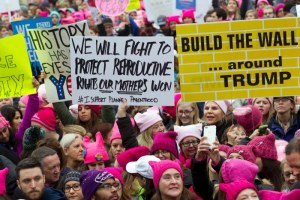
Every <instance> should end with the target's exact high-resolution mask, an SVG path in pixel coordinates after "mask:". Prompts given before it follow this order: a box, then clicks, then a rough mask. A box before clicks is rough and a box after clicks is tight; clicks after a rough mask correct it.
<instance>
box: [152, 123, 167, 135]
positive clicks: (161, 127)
mask: <svg viewBox="0 0 300 200" xmlns="http://www.w3.org/2000/svg"><path fill="white" fill-rule="evenodd" d="M151 128H152V134H154V133H157V132H165V131H166V127H165V125H164V124H163V122H162V121H159V122H156V123H155V124H153V125H152V126H151Z"/></svg>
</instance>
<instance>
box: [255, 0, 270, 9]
mask: <svg viewBox="0 0 300 200" xmlns="http://www.w3.org/2000/svg"><path fill="white" fill-rule="evenodd" d="M261 3H266V4H267V5H270V4H269V1H268V0H258V1H257V3H256V6H257V7H258V6H259V4H261Z"/></svg>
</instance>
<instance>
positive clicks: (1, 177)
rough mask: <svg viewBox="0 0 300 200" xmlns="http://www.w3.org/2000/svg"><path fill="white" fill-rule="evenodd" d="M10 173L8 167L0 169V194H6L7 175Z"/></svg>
mask: <svg viewBox="0 0 300 200" xmlns="http://www.w3.org/2000/svg"><path fill="white" fill-rule="evenodd" d="M7 174H8V168H7V167H5V168H4V169H2V170H0V195H4V194H6V176H7Z"/></svg>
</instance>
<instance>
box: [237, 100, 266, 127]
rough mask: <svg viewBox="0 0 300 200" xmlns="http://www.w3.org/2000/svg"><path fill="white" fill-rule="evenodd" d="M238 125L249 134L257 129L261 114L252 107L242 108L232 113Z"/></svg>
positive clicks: (260, 121)
mask: <svg viewBox="0 0 300 200" xmlns="http://www.w3.org/2000/svg"><path fill="white" fill-rule="evenodd" d="M233 115H234V117H235V119H236V121H237V123H238V124H239V125H241V126H242V127H244V129H245V130H246V131H247V132H249V131H253V130H255V129H257V128H258V127H259V126H260V125H261V123H262V113H261V112H260V111H259V109H258V108H257V107H255V106H252V105H247V106H242V107H239V108H236V109H235V110H234V111H233Z"/></svg>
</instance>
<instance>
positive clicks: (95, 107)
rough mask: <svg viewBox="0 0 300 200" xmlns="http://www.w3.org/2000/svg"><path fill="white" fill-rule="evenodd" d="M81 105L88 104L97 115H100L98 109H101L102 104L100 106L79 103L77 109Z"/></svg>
mask: <svg viewBox="0 0 300 200" xmlns="http://www.w3.org/2000/svg"><path fill="white" fill-rule="evenodd" d="M81 106H88V107H89V108H90V109H91V110H92V111H93V112H94V113H96V114H97V116H99V115H100V110H101V107H102V106H100V105H83V104H79V105H78V109H79V107H81Z"/></svg>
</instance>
